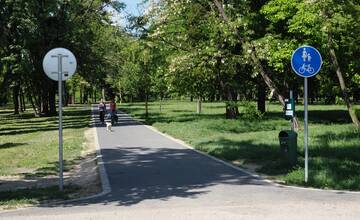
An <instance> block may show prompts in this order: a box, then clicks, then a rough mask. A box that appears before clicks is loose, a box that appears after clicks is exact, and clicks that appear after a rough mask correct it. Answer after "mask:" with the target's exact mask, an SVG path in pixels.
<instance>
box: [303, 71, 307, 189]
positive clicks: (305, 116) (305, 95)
mask: <svg viewBox="0 0 360 220" xmlns="http://www.w3.org/2000/svg"><path fill="white" fill-rule="evenodd" d="M304 146H305V183H307V181H308V80H307V78H306V77H305V78H304Z"/></svg>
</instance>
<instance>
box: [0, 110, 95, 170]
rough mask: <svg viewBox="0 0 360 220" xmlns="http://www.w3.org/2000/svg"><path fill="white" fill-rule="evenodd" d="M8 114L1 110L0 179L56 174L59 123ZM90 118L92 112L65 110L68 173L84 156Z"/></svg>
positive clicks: (64, 127) (65, 153)
mask: <svg viewBox="0 0 360 220" xmlns="http://www.w3.org/2000/svg"><path fill="white" fill-rule="evenodd" d="M9 110H10V109H1V110H0V116H1V117H0V175H25V176H26V175H35V176H46V175H50V174H56V173H57V164H58V162H57V161H58V153H57V151H58V135H57V133H58V125H57V119H56V118H39V117H34V114H32V113H30V112H28V113H24V114H20V115H19V116H14V115H12V114H11V111H9ZM89 117H90V109H89V108H84V107H68V108H64V116H63V129H64V134H63V135H64V146H63V148H64V161H65V165H66V169H69V168H70V167H71V165H72V164H73V163H74V160H76V159H77V158H78V157H80V156H81V151H82V150H83V149H82V147H83V142H84V140H85V139H84V131H85V129H87V128H88V125H89V121H90V118H89Z"/></svg>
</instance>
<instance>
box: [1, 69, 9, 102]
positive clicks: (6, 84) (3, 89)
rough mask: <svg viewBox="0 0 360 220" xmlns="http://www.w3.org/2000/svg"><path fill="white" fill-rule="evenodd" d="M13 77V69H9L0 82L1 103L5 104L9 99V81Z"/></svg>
mask: <svg viewBox="0 0 360 220" xmlns="http://www.w3.org/2000/svg"><path fill="white" fill-rule="evenodd" d="M10 77H11V71H9V70H8V71H7V72H6V73H5V75H4V79H3V81H2V83H1V84H0V105H5V104H6V103H7V102H8V100H7V97H8V91H9V84H10V83H9V81H10Z"/></svg>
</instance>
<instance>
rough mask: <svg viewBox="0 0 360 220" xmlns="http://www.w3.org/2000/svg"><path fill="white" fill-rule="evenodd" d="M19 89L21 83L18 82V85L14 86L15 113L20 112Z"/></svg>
mask: <svg viewBox="0 0 360 220" xmlns="http://www.w3.org/2000/svg"><path fill="white" fill-rule="evenodd" d="M19 91H20V84H19V83H16V85H15V86H14V87H13V101H14V115H18V114H19Z"/></svg>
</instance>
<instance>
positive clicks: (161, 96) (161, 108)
mask: <svg viewBox="0 0 360 220" xmlns="http://www.w3.org/2000/svg"><path fill="white" fill-rule="evenodd" d="M162 100H163V98H162V96H160V112H161V110H162Z"/></svg>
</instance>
